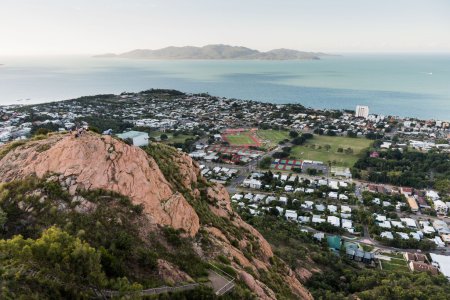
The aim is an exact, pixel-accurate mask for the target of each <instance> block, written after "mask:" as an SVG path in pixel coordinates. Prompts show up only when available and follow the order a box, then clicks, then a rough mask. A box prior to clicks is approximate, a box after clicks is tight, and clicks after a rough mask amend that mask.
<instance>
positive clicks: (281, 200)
mask: <svg viewBox="0 0 450 300" xmlns="http://www.w3.org/2000/svg"><path fill="white" fill-rule="evenodd" d="M278 201H280V202H281V203H283V204H284V205H286V204H287V202H288V198H287V197H284V196H281V197H280V199H279V200H278Z"/></svg>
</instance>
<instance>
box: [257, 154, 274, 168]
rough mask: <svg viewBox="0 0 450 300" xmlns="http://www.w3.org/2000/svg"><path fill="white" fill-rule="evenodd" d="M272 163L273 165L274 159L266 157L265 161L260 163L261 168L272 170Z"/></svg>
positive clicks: (262, 160)
mask: <svg viewBox="0 0 450 300" xmlns="http://www.w3.org/2000/svg"><path fill="white" fill-rule="evenodd" d="M271 163H272V158H270V157H269V156H266V157H264V158H263V159H261V161H260V162H259V167H260V168H261V169H268V168H270V164H271Z"/></svg>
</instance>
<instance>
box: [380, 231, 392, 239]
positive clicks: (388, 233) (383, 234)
mask: <svg viewBox="0 0 450 300" xmlns="http://www.w3.org/2000/svg"><path fill="white" fill-rule="evenodd" d="M380 236H381V237H384V238H387V239H390V240H393V239H394V236H393V235H392V232H390V231H384V232H382V233H381V234H380Z"/></svg>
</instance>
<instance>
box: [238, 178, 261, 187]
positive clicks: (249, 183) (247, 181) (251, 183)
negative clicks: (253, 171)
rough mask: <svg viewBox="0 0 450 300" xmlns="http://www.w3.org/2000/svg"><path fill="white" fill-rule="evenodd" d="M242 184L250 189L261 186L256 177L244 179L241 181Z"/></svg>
mask: <svg viewBox="0 0 450 300" xmlns="http://www.w3.org/2000/svg"><path fill="white" fill-rule="evenodd" d="M242 185H243V186H245V187H249V188H251V189H257V190H259V189H260V188H261V186H262V182H261V181H260V180H257V179H245V180H244V182H242Z"/></svg>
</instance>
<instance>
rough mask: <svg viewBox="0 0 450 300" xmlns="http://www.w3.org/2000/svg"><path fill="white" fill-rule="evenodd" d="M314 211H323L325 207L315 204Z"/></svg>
mask: <svg viewBox="0 0 450 300" xmlns="http://www.w3.org/2000/svg"><path fill="white" fill-rule="evenodd" d="M316 210H317V211H325V206H324V205H322V204H316Z"/></svg>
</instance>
